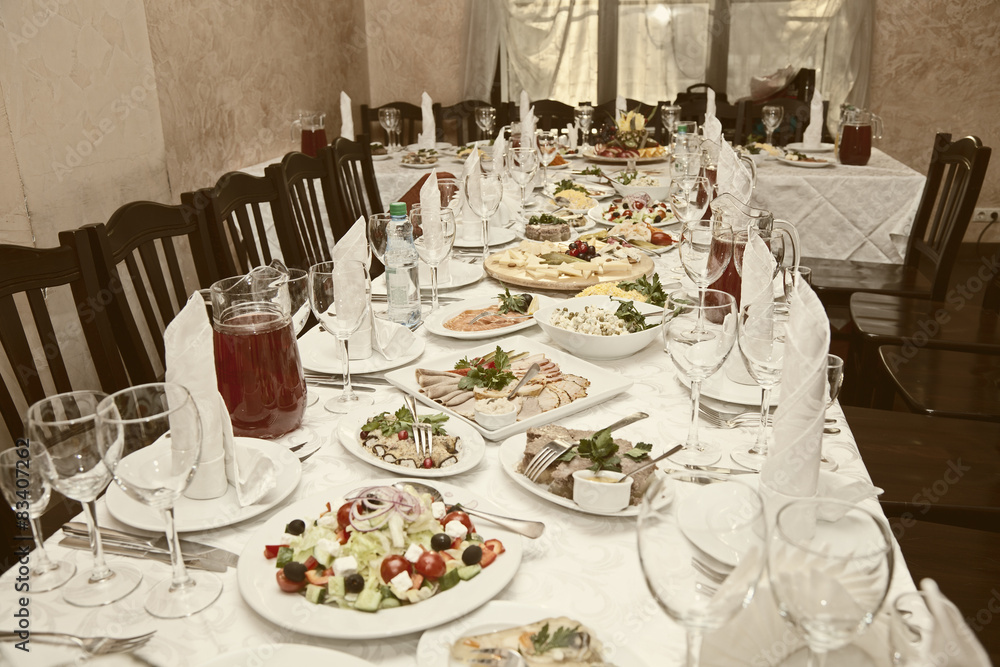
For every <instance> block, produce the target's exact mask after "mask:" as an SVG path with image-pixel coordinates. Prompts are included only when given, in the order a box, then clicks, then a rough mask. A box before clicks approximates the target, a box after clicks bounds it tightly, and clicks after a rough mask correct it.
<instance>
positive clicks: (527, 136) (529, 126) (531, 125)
mask: <svg viewBox="0 0 1000 667" xmlns="http://www.w3.org/2000/svg"><path fill="white" fill-rule="evenodd" d="M519 111H520V113H521V145H522V146H532V145H533V144H534V137H535V124H536V123H537V121H538V119H537V117H536V116H535V108H534V107H533V106H531V105H530V103H529V102H528V93H527V92H525V91H523V90H522V91H521V108H520V110H519Z"/></svg>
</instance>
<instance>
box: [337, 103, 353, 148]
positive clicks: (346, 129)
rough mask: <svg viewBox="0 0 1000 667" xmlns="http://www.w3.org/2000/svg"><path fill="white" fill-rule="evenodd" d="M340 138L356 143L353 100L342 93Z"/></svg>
mask: <svg viewBox="0 0 1000 667" xmlns="http://www.w3.org/2000/svg"><path fill="white" fill-rule="evenodd" d="M340 136H342V137H344V138H345V139H350V140H351V141H354V115H353V114H352V113H351V98H350V97H349V96H348V95H347V93H345V92H344V91H340Z"/></svg>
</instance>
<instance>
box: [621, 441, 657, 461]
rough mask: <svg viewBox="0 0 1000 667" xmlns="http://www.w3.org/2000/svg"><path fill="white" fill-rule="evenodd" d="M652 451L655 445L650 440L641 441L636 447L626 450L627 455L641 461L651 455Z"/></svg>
mask: <svg viewBox="0 0 1000 667" xmlns="http://www.w3.org/2000/svg"><path fill="white" fill-rule="evenodd" d="M651 451H653V446H652V445H651V444H649V443H648V442H640V443H639V444H637V445H636V446H635V447H633V448H632V449H630V450H628V451H627V452H625V456H627V457H629V458H630V459H632V460H633V461H641V460H643V459H644V458H646V457H647V456H649V453H650V452H651Z"/></svg>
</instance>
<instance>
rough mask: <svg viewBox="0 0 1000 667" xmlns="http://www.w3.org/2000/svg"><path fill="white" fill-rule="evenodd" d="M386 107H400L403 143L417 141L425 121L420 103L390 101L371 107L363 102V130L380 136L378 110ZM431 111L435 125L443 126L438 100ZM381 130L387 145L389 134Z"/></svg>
mask: <svg viewBox="0 0 1000 667" xmlns="http://www.w3.org/2000/svg"><path fill="white" fill-rule="evenodd" d="M385 107H396V108H397V109H399V132H400V137H401V141H402V143H403V145H404V146H405V145H407V144H413V143H416V142H417V134H418V133H419V132H420V131H421V126H422V125H423V121H424V115H423V112H422V111H421V110H420V105H418V104H410V103H409V102H389V103H388V104H383V105H382V106H380V107H369V106H368V105H367V104H362V105H361V128H362V131H363V132H364V133H365V134H367V135H369V136H372V137H377V136H379V134H378V132H379V131H380V128H381V127H382V125H381V124H380V123H379V122H378V110H379V109H383V108H385ZM431 113H432V114H434V125H435V126H436V127H441V105H440V104H438V103H437V102H435V103H434V104H432V105H431ZM381 132H382V134H383V135H385V136H386V145H388V143H389V139H388V135H386V134H385V131H384V130H382V131H381ZM435 134H436V132H435Z"/></svg>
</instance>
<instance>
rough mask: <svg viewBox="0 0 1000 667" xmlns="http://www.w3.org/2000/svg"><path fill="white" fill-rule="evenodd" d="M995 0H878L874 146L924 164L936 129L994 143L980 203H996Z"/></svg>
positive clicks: (998, 13)
mask: <svg viewBox="0 0 1000 667" xmlns="http://www.w3.org/2000/svg"><path fill="white" fill-rule="evenodd" d="M998 26H1000V3H998V2H997V1H996V0H954V1H952V2H947V3H942V2H940V0H877V2H876V3H875V36H874V47H873V53H872V78H871V100H872V110H873V111H875V113H877V114H879V115H880V116H882V118H883V119H884V120H885V133H884V136H883V139H882V141H881V144H880V147H881V148H882V149H883V150H885V151H886V152H888V153H889V154H890V155H892V156H894V157H896V158H898V159H899V160H902V161H903V162H905V163H906V164H908V165H909V166H911V167H913V168H914V169H916V170H917V171H919V172H921V173H923V172H926V171H927V164H928V162H929V161H930V154H931V144H932V143H933V140H934V134H935V133H936V132H951V133H952V135H954V136H955V137H962V136H965V135H968V134H975V135H976V136H978V137H979V138H980V139H982V140H983V143H984V144H986V145H987V146H990V147H992V148H993V150H994V154H993V159H992V162H991V165H990V168H989V171H988V172H987V174H986V182H985V184H984V185H983V191H982V193H981V194H980V197H979V206H982V207H987V206H989V207H996V208H1000V154H998V151H1000V71H998V68H1000V39H998V32H997V30H998Z"/></svg>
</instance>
